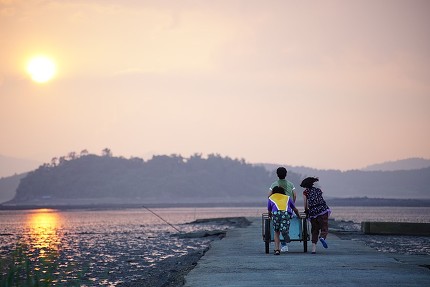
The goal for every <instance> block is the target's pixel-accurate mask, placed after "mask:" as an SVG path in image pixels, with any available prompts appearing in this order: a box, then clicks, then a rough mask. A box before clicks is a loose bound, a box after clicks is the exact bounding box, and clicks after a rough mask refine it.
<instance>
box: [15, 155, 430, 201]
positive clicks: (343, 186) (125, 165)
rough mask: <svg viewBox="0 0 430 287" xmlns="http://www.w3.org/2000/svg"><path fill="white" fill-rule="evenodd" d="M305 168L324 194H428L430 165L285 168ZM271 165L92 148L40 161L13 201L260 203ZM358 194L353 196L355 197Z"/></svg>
mask: <svg viewBox="0 0 430 287" xmlns="http://www.w3.org/2000/svg"><path fill="white" fill-rule="evenodd" d="M305 176H318V177H320V182H319V184H320V187H321V188H322V189H323V191H324V194H325V197H326V199H329V200H330V198H334V197H337V198H354V197H361V198H363V197H368V198H388V199H407V198H409V199H427V200H428V199H430V189H429V184H428V179H429V178H430V168H424V169H419V170H407V171H386V172H382V171H358V170H355V171H354V170H353V171H346V172H341V171H336V170H308V171H307V172H306V174H302V175H300V174H298V173H294V169H291V170H290V169H289V171H288V180H290V181H292V182H293V183H294V185H295V186H296V188H297V194H298V197H299V200H300V201H299V202H301V190H302V189H301V188H300V186H299V185H300V182H301V180H302V179H303V178H304V177H305ZM276 179H277V177H276V173H275V171H274V170H272V171H267V169H266V168H264V167H263V166H256V165H252V164H249V163H246V162H245V160H238V159H231V158H228V157H221V156H219V155H209V156H207V157H205V158H203V157H201V156H200V155H198V154H196V155H193V156H191V157H189V158H183V157H182V156H178V155H171V156H154V157H153V158H152V159H151V160H148V161H144V160H142V159H140V158H130V159H125V158H122V157H113V156H111V155H103V156H97V155H92V154H87V155H83V156H80V157H74V158H69V159H67V160H66V159H64V158H62V160H61V161H59V162H58V163H51V164H44V165H42V166H40V167H39V168H38V169H36V170H34V171H32V172H30V173H28V174H27V176H25V177H23V178H22V179H21V181H20V184H19V186H18V188H17V193H16V196H15V197H14V199H13V200H12V201H10V202H8V204H12V205H15V204H16V205H32V204H42V205H93V204H145V203H156V204H175V203H184V204H193V203H210V204H212V203H213V204H221V205H222V204H223V203H241V204H246V203H259V204H261V205H262V206H264V205H265V203H266V196H267V190H268V186H269V185H270V184H271V183H272V182H273V181H275V180H276ZM355 201H356V200H354V202H355Z"/></svg>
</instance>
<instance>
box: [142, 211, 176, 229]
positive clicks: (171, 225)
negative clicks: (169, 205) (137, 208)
mask: <svg viewBox="0 0 430 287" xmlns="http://www.w3.org/2000/svg"><path fill="white" fill-rule="evenodd" d="M142 207H143V208H145V209H146V210H148V211H149V212H151V213H152V214H154V215H155V216H157V217H158V218H160V219H161V220H163V221H164V222H165V223H167V224H168V225H170V227H172V228H173V229H175V230H176V231H177V232H179V233H181V231H180V230H179V229H177V228H176V227H175V226H173V224H170V223H169V222H167V220H165V219H164V218H162V217H161V216H160V215H158V214H157V213H155V212H154V211H152V210H151V209H149V208H148V207H146V206H144V205H142Z"/></svg>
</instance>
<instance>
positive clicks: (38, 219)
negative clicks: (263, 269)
mask: <svg viewBox="0 0 430 287" xmlns="http://www.w3.org/2000/svg"><path fill="white" fill-rule="evenodd" d="M265 211H266V210H265V209H264V208H256V207H241V208H154V209H150V210H149V209H145V208H141V209H114V210H54V209H35V210H12V211H9V210H8V211H0V260H1V261H0V263H2V264H3V267H2V266H0V275H2V276H3V278H4V276H5V274H6V273H5V272H6V270H5V266H6V265H5V264H6V263H7V261H5V260H6V259H7V258H11V256H15V257H14V258H17V256H16V255H14V254H12V253H13V252H15V253H16V252H17V250H21V253H22V255H21V256H24V257H25V258H27V259H28V260H30V261H31V262H32V264H33V265H32V266H33V268H35V269H37V268H39V269H41V270H40V271H41V272H42V273H41V274H46V273H47V272H50V271H49V270H52V269H55V271H54V278H55V280H57V281H55V280H53V282H52V285H54V286H55V285H57V286H60V285H61V283H62V282H61V280H65V281H64V282H70V280H74V279H76V280H78V281H79V278H80V277H82V276H85V277H86V279H87V281H89V282H93V283H94V285H99V284H102V285H111V286H116V285H118V284H119V283H121V280H124V279H125V280H133V277H139V276H142V274H144V270H145V269H148V268H156V267H157V266H158V265H160V264H162V262H163V260H165V259H168V258H170V257H180V256H183V255H187V254H188V253H190V252H194V251H196V250H202V249H205V248H206V247H207V246H208V245H209V242H210V239H207V238H194V239H193V238H180V237H177V236H172V234H177V233H178V232H193V231H199V230H210V229H214V228H216V229H219V228H220V227H219V226H212V225H211V224H210V223H208V224H203V225H202V224H187V223H190V222H193V221H195V220H197V219H204V218H222V217H237V216H245V217H260V216H261V214H262V213H264V212H265ZM331 217H332V218H335V219H336V220H344V221H353V222H355V223H357V224H359V223H360V222H362V221H398V222H430V208H427V207H332V214H331ZM258 240H260V238H259V239H258ZM425 240H426V241H425V242H428V239H425ZM18 257H19V256H18ZM5 258H6V259H5ZM58 278H59V279H58ZM108 278H123V279H121V280H119V281H118V280H116V279H112V280H111V281H106V280H109V279H108ZM115 280H116V281H115ZM64 282H63V283H64ZM89 285H91V284H87V286H89Z"/></svg>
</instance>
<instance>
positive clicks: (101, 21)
mask: <svg viewBox="0 0 430 287" xmlns="http://www.w3.org/2000/svg"><path fill="white" fill-rule="evenodd" d="M429 15H430V1H426V0H423V1H415V0H407V1H406V0H402V1H397V0H369V1H366V0H360V1H345V0H339V1H337V0H336V1H330V0H329V1H287V0H279V1H272V0H266V1H252V0H225V1H224V0H211V1H210V0H201V1H198V0H194V1H188V0H181V1H167V0H161V1H160V0H153V1H142V0H121V1H119V0H118V1H113V0H85V1H84V0H69V1H66V0H65V1H60V0H52V1H43V0H0V127H1V133H0V139H1V140H0V154H1V155H5V156H11V157H18V158H26V159H32V160H38V161H41V162H50V160H51V158H53V157H59V156H64V155H67V154H68V153H69V152H72V151H74V152H77V153H80V151H82V150H84V149H86V150H88V151H89V152H90V153H96V154H101V151H102V150H103V149H104V148H109V149H111V151H112V153H113V155H114V156H124V157H130V156H137V157H143V158H145V159H147V158H150V157H151V156H152V155H153V154H181V155H182V156H185V157H187V156H189V155H191V154H194V153H202V154H203V155H207V154H210V153H218V154H220V155H222V156H229V157H232V158H244V159H245V160H246V161H247V162H250V163H263V162H264V163H282V164H289V165H303V166H309V167H315V168H333V169H341V170H347V169H356V168H362V167H365V166H367V165H369V164H373V163H379V162H384V161H391V160H398V159H405V158H409V157H423V158H427V159H430V16H429ZM40 55H43V56H45V57H47V58H49V59H51V60H52V61H53V62H54V63H55V66H56V74H55V75H54V77H53V78H52V79H51V80H49V81H47V82H46V83H37V82H35V81H33V80H32V78H31V77H30V75H29V74H28V72H27V64H28V62H29V60H30V59H32V58H34V57H35V56H40Z"/></svg>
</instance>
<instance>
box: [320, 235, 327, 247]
mask: <svg viewBox="0 0 430 287" xmlns="http://www.w3.org/2000/svg"><path fill="white" fill-rule="evenodd" d="M320 241H321V244H322V246H323V247H324V248H327V247H328V245H327V242H325V239H324V238H322V237H320Z"/></svg>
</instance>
